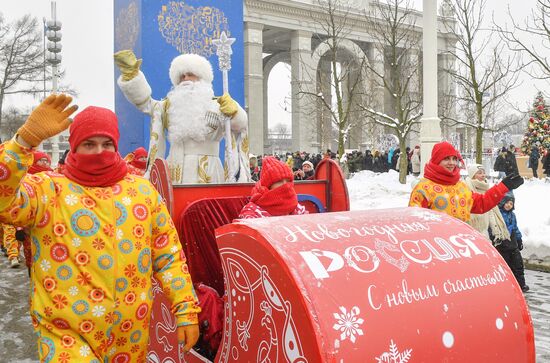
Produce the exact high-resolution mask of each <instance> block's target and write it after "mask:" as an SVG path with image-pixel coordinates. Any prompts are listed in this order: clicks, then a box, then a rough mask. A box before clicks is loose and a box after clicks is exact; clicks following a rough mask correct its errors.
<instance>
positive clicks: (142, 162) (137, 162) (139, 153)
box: [124, 146, 147, 176]
mask: <svg viewBox="0 0 550 363" xmlns="http://www.w3.org/2000/svg"><path fill="white" fill-rule="evenodd" d="M124 160H126V163H127V164H128V173H130V174H132V175H137V176H143V175H145V170H146V168H147V150H145V149H144V148H142V147H141V146H140V147H138V148H137V149H135V150H134V151H132V152H131V153H128V155H126V156H125V157H124Z"/></svg>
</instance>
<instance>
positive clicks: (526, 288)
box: [521, 285, 529, 292]
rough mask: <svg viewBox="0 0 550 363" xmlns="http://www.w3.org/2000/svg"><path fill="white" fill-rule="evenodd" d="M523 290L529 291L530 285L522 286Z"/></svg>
mask: <svg viewBox="0 0 550 363" xmlns="http://www.w3.org/2000/svg"><path fill="white" fill-rule="evenodd" d="M521 291H523V292H527V291H529V285H523V286H522V287H521Z"/></svg>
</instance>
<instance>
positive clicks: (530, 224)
mask: <svg viewBox="0 0 550 363" xmlns="http://www.w3.org/2000/svg"><path fill="white" fill-rule="evenodd" d="M416 179H417V178H415V177H413V176H411V175H409V176H407V183H406V184H400V183H399V174H398V173H397V172H396V171H394V170H390V171H389V172H388V173H381V174H377V173H373V172H371V171H368V170H365V171H361V172H359V173H356V174H354V175H353V177H352V178H351V179H348V181H347V186H348V191H349V197H350V204H351V210H365V209H386V208H397V207H406V206H407V205H408V203H409V195H410V193H411V190H412V184H413V182H414V181H415V180H416ZM514 194H515V197H516V217H517V219H518V226H519V228H520V230H521V232H522V233H523V242H524V244H525V245H526V246H532V247H539V246H541V245H546V246H548V247H550V237H548V236H550V183H545V182H544V181H543V180H525V184H523V185H522V186H521V187H520V188H519V189H517V190H516V191H515V192H514Z"/></svg>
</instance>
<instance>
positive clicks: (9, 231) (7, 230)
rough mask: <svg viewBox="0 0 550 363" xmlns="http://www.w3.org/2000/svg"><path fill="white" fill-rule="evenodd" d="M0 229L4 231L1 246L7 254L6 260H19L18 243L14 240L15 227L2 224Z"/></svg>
mask: <svg viewBox="0 0 550 363" xmlns="http://www.w3.org/2000/svg"><path fill="white" fill-rule="evenodd" d="M1 228H2V229H3V230H4V233H3V234H4V236H3V246H4V247H5V248H6V251H7V253H8V260H11V259H13V258H19V249H20V247H21V246H20V244H19V241H18V240H17V239H16V238H15V227H14V226H12V225H9V224H2V225H1Z"/></svg>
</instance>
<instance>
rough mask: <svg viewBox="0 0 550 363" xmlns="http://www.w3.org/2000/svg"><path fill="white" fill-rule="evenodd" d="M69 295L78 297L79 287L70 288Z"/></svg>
mask: <svg viewBox="0 0 550 363" xmlns="http://www.w3.org/2000/svg"><path fill="white" fill-rule="evenodd" d="M69 295H71V296H76V295H78V287H76V286H71V287H69Z"/></svg>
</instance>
